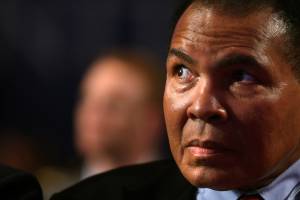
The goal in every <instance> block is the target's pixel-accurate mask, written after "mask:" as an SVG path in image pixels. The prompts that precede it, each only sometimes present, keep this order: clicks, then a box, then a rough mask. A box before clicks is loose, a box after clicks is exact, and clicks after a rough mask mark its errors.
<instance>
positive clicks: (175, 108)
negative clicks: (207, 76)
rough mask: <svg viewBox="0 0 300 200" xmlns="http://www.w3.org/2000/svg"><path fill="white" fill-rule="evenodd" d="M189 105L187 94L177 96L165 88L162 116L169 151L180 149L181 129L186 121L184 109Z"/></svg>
mask: <svg viewBox="0 0 300 200" xmlns="http://www.w3.org/2000/svg"><path fill="white" fill-rule="evenodd" d="M188 105H189V96H188V95H187V94H178V93H176V92H174V91H172V89H168V87H166V89H165V94H164V115H165V122H166V128H167V133H168V137H169V143H170V146H171V150H172V152H173V154H174V151H176V150H179V149H180V147H179V146H180V144H181V136H182V129H183V126H184V124H185V122H186V120H187V115H186V109H187V107H188Z"/></svg>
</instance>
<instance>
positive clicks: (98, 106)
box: [75, 58, 158, 169]
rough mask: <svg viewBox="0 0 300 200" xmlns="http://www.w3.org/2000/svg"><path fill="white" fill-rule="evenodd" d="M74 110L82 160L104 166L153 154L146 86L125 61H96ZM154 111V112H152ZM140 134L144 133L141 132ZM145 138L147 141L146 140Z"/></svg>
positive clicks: (109, 166)
mask: <svg viewBox="0 0 300 200" xmlns="http://www.w3.org/2000/svg"><path fill="white" fill-rule="evenodd" d="M82 91H83V93H82V99H81V101H80V103H79V105H78V108H77V111H76V116H75V120H76V123H75V125H76V127H75V129H76V143H77V147H78V149H79V151H80V153H81V154H82V155H83V157H84V159H85V161H86V162H87V163H89V164H91V165H98V164H101V165H102V166H103V165H107V167H106V168H107V169H110V168H114V167H118V166H121V165H125V164H129V163H133V162H137V160H139V159H141V156H145V154H150V155H151V154H152V153H153V152H152V151H151V150H152V147H150V146H148V144H147V143H151V144H153V142H152V141H153V140H155V139H156V138H155V136H153V133H150V132H155V133H156V132H157V129H158V127H151V125H152V124H153V123H149V120H150V121H153V122H156V120H155V119H154V120H152V118H151V117H152V116H151V115H155V117H156V118H158V117H157V115H158V114H157V113H153V111H151V110H150V109H151V106H150V105H149V103H148V101H147V100H146V99H147V97H148V95H149V86H148V83H147V82H146V81H145V80H144V78H143V77H142V76H141V75H140V74H139V73H136V72H135V71H134V69H130V67H129V66H128V64H127V63H125V62H123V61H121V60H118V59H115V58H106V59H104V60H101V61H100V62H97V63H95V64H94V66H93V67H92V69H91V71H90V72H89V73H88V74H87V76H86V77H85V79H84V81H83V84H82ZM151 113H153V114H151ZM141 133H143V134H141ZM147 140H148V141H147Z"/></svg>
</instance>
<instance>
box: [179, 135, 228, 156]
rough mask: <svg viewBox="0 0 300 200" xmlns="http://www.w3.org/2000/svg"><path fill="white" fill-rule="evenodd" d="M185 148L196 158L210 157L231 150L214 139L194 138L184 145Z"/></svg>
mask: <svg viewBox="0 0 300 200" xmlns="http://www.w3.org/2000/svg"><path fill="white" fill-rule="evenodd" d="M184 150H185V151H187V152H188V153H189V154H191V155H192V156H194V157H196V158H202V159H204V158H205V159H206V158H210V157H215V156H219V155H222V154H225V153H228V152H229V151H231V150H230V149H228V148H227V147H225V146H224V145H223V144H221V143H218V142H214V141H200V140H197V139H195V140H192V141H190V142H188V143H187V144H186V145H184Z"/></svg>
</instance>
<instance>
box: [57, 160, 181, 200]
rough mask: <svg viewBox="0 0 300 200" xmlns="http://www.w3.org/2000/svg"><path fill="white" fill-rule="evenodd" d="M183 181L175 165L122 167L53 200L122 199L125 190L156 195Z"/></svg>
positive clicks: (87, 181) (87, 180) (157, 164)
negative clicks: (152, 191)
mask: <svg viewBox="0 0 300 200" xmlns="http://www.w3.org/2000/svg"><path fill="white" fill-rule="evenodd" d="M177 179H178V180H177ZM182 180H183V178H182V177H181V174H180V172H179V170H178V169H177V166H176V164H175V163H174V161H171V160H165V161H157V162H151V163H147V164H141V165H132V166H127V167H122V168H119V169H115V170H112V171H109V172H106V173H103V174H99V175H96V176H93V177H90V178H88V179H85V180H83V181H81V182H79V183H78V184H76V185H74V186H72V187H70V188H68V189H66V190H64V191H62V192H61V193H58V194H56V195H55V196H53V198H52V199H53V200H54V199H56V200H58V199H83V197H84V199H92V198H99V197H101V198H102V199H119V198H118V196H120V195H121V194H120V193H122V192H123V191H124V190H126V189H128V190H139V191H142V190H143V189H146V190H154V191H156V190H157V188H160V189H161V188H163V187H164V186H166V187H167V186H168V187H169V186H170V184H180V182H182ZM120 199H121V198H120Z"/></svg>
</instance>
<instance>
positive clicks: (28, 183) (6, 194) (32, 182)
mask: <svg viewBox="0 0 300 200" xmlns="http://www.w3.org/2000/svg"><path fill="white" fill-rule="evenodd" d="M0 196H1V199H16V200H18V199H23V200H40V199H42V191H41V187H40V185H39V183H38V181H37V179H36V178H35V177H34V176H32V175H31V174H29V173H26V172H23V171H19V170H16V169H13V168H10V167H7V166H3V165H0Z"/></svg>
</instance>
